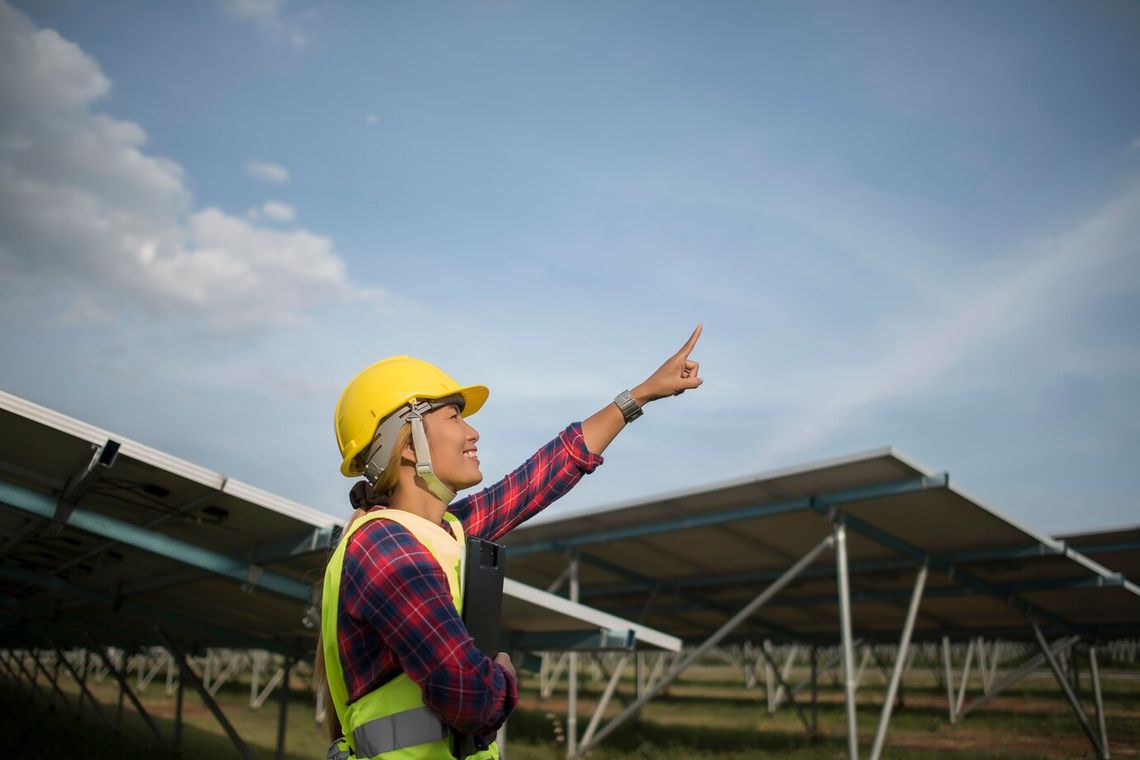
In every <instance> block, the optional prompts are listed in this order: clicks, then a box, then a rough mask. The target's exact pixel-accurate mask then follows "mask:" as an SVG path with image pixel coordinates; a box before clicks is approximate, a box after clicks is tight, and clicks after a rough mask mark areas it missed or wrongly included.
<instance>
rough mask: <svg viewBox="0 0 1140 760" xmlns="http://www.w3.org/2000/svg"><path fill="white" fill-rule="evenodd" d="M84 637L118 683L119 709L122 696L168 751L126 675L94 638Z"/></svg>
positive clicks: (86, 634) (164, 738)
mask: <svg viewBox="0 0 1140 760" xmlns="http://www.w3.org/2000/svg"><path fill="white" fill-rule="evenodd" d="M84 636H85V637H86V639H87V641H88V642H89V643H90V644H91V651H93V652H94V653H95V655H96V656H97V657H98V658H99V659H100V660H102V661H103V664H104V665H106V666H107V669H108V670H109V671H110V672H111V675H113V676H115V680H117V681H118V682H119V690H120V691H119V700H120V702H119V704H120V709H121V705H122V698H123V696H126V697H127V699H129V700H131V704H133V705H134V706H135V710H137V711H138V714H139V717H140V718H142V720H143V723H145V724H146V727H147V728H148V729H150V732H151V733H152V734H154V736H155V738H156V739H158V743H159V744H161V745H162V748H163V749H165V750H167V751H170V749H171V747H170V745H169V744H168V743H167V741H166V737H164V736H163V735H162V734H161V733H160V732H159V730H158V726H156V725H155V724H154V721H153V720H151V717H150V713H148V712H147V711H146V708H145V707H143V704H142V702H140V701H139V698H138V697H137V696H135V693H134V692H133V691H131V687H130V686H129V685H128V684H127V676H126V674H125V673H123V672H122V671H121V670H119V668H116V667H115V665H114V664H113V663H112V662H111V660H110V658H109V657H107V655H106V653H105V652H104V651H103V649H102V647H101V646H100V645H99V643H98V642H97V641H95V638H94V637H93V636H92V635H91V634H90V633H84Z"/></svg>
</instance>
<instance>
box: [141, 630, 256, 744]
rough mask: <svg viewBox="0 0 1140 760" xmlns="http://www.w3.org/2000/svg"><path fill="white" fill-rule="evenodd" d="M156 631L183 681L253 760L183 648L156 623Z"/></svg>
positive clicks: (235, 742)
mask: <svg viewBox="0 0 1140 760" xmlns="http://www.w3.org/2000/svg"><path fill="white" fill-rule="evenodd" d="M154 629H155V631H157V632H158V635H159V638H161V639H162V641H163V643H165V644H166V648H167V649H169V650H170V654H171V656H172V657H174V660H175V662H176V663H177V664H178V668H179V670H180V671H181V673H182V680H185V681H189V682H190V685H192V686H193V687H194V689H195V691H197V692H198V696H199V697H201V698H202V703H203V704H204V705H206V708H207V709H208V710H209V711H210V712H211V713H212V714H213V716H214V719H215V720H217V721H218V723H219V724H220V725H221V726H222V729H223V730H224V731H225V732H226V736H228V737H229V738H230V742H231V743H232V744H233V745H234V748H235V749H236V750H237V751H238V754H239V755H241V756H242V758H244V760H253V753H252V752H250V750H249V747H248V746H247V745H246V743H245V742H244V741H242V738H241V736H239V735H238V732H237V730H236V729H234V727H233V725H232V724H231V723H230V722H229V720H227V719H226V715H225V713H223V712H222V708H220V707H218V703H217V702H215V701H214V698H213V697H211V696H210V693H209V692H208V691H206V687H205V686H203V685H202V682H201V680H199V679H198V676H196V675H195V674H194V670H193V669H192V668H191V667H190V663H189V661H188V660H187V659H186V655H185V654H184V653H183V651H182V649H181V647H179V646H178V645H177V644H175V643H174V639H172V638H171V637H170V636H169V635H168V634H167V633H166V631H165V630H164V629H163V628H162V626H161V625H159V624H157V623H155V625H154Z"/></svg>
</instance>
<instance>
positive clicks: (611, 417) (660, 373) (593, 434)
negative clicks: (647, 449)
mask: <svg viewBox="0 0 1140 760" xmlns="http://www.w3.org/2000/svg"><path fill="white" fill-rule="evenodd" d="M701 329H702V328H701V326H700V325H697V329H696V330H693V334H692V335H690V336H689V339H688V340H687V341H685V345H683V346H681V350H680V351H678V352H677V353H675V354H673V355H672V356H670V357H669V358H668V359H666V360H665V363H664V364H662V365H661V366H660V367H658V368H657V371H656V372H654V373H653V374H652V375H650V376H649V377H648V378H646V380H645V382H643V383H641V384H640V385H638V386H637V387H636V388H634V389H632V390H631V391H630V392H629V393H630V395H631V396H633V399H634V401H636V402H637V403H638V404H641V405H642V406H644V405H645V404H648V403H649V402H650V401H656V400H657V399H659V398H665V397H666V396H677V395H679V394H681V393H684V392H685V391H687V390H689V389H690V388H696V387H697V386H699V385H700V384H701V383H702V382H704V381H703V380H701V378H700V377H698V376H697V372H698V370H700V365H699V364H697V363H696V362H695V361H693V360H692V359H690V358H689V354H690V353H692V351H693V347H694V346H696V345H697V339H698V338H700V337H701ZM624 427H625V417H624V415H622V413H621V410H620V409H618V407H617V404H613V403H610V404H606V405H605V406H604V407H602V408H601V409H599V410H598V411H597V412H596V413H595V414H593V415H592V416H591V417H588V418H587V419H585V420H583V421H582V439H583V440H584V441H585V442H586V448H588V449H589V450H590V451H592V452H594V453H595V454H601V453H602V452H603V451H605V450H606V447H607V446H609V445H610V443H611V442H612V441H613V439H614V437H615V436H617V434H618V433H619V432H621V429H622V428H624Z"/></svg>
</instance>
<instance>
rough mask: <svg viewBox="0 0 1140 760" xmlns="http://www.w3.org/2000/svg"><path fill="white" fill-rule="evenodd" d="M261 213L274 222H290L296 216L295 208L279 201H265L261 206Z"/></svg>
mask: <svg viewBox="0 0 1140 760" xmlns="http://www.w3.org/2000/svg"><path fill="white" fill-rule="evenodd" d="M261 213H263V214H265V215H266V216H267V217H269V218H270V219H272V220H273V221H275V222H291V221H293V219H294V217H296V216H297V210H296V209H295V208H293V207H292V206H290V205H289V204H288V203H282V202H281V201H266V202H265V203H263V204H262V206H261Z"/></svg>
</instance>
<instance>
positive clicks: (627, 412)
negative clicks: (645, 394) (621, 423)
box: [614, 390, 643, 423]
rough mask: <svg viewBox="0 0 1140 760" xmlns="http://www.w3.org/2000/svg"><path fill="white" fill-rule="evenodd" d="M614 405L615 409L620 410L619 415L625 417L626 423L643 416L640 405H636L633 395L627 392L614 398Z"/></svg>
mask: <svg viewBox="0 0 1140 760" xmlns="http://www.w3.org/2000/svg"><path fill="white" fill-rule="evenodd" d="M614 403H615V404H617V408H618V409H620V410H621V414H622V416H623V417H625V421H626V423H630V422H633V421H634V420H636V419H637V418H638V417H640V416H641V415H642V414H643V412H642V411H641V404H639V403H637V400H636V399H634V397H633V395H632V394H630V392H629V391H627V390H626V391H622V392H621V393H619V394H618V395H617V396H615V397H614Z"/></svg>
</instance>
